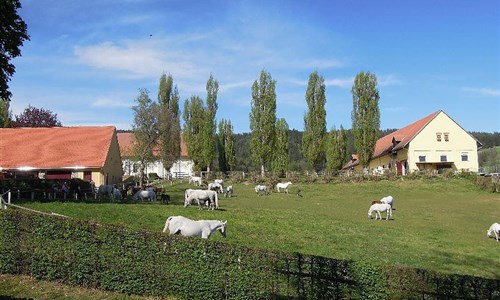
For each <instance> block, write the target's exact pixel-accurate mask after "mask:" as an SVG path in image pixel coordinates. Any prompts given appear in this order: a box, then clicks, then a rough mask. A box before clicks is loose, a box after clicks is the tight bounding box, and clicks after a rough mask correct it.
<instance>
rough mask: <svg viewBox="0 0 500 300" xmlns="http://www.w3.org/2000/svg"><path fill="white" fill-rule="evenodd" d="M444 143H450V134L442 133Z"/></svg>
mask: <svg viewBox="0 0 500 300" xmlns="http://www.w3.org/2000/svg"><path fill="white" fill-rule="evenodd" d="M444 141H445V142H449V141H450V133H449V132H445V133H444Z"/></svg>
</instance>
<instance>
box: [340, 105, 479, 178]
mask: <svg viewBox="0 0 500 300" xmlns="http://www.w3.org/2000/svg"><path fill="white" fill-rule="evenodd" d="M480 147H481V143H480V142H479V141H478V140H477V139H475V138H474V137H473V136H472V135H470V134H469V133H468V132H467V131H466V130H464V129H463V128H462V127H461V126H460V125H459V124H457V123H456V122H455V121H454V120H453V119H452V118H450V117H449V116H448V115H447V114H446V113H445V112H444V111H442V110H439V111H437V112H434V113H432V114H430V115H428V116H426V117H425V118H422V119H420V120H418V121H416V122H414V123H412V124H410V125H408V126H406V127H404V128H401V129H399V130H397V131H395V132H393V133H390V134H388V135H386V136H384V137H382V138H380V139H379V140H378V141H377V143H376V145H375V150H374V153H373V156H372V159H371V160H370V163H369V166H368V171H371V172H373V173H383V172H386V171H388V170H391V169H394V170H396V172H397V173H398V174H399V175H405V174H407V173H408V172H415V171H424V170H431V171H436V172H439V171H441V170H443V169H450V170H453V171H470V172H477V171H478V169H479V164H478V155H477V150H478V148H480ZM344 169H355V170H359V171H361V170H362V169H363V168H362V166H361V165H359V162H357V160H355V159H353V160H351V161H350V162H349V163H348V165H346V167H344Z"/></svg>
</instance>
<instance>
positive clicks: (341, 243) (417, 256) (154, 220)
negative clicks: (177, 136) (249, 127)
mask: <svg viewBox="0 0 500 300" xmlns="http://www.w3.org/2000/svg"><path fill="white" fill-rule="evenodd" d="M226 185H227V183H226ZM191 187H192V186H190V185H188V184H187V182H177V183H174V184H173V185H170V184H168V185H166V188H167V192H168V194H169V195H170V197H171V199H172V201H171V203H170V204H168V205H165V204H160V203H147V202H144V203H133V202H131V201H127V202H126V203H109V202H102V203H98V202H95V201H88V202H84V201H79V202H69V201H66V202H62V201H53V202H22V203H21V204H22V205H23V206H25V207H29V208H33V209H37V210H40V211H45V212H55V213H59V214H63V215H66V216H70V217H73V218H78V219H83V220H92V221H95V222H98V223H108V224H115V225H120V226H125V227H128V228H132V229H134V230H145V231H153V232H161V230H162V229H163V226H164V223H165V220H166V219H167V217H169V216H172V215H182V216H185V217H188V218H191V219H218V220H227V222H228V227H227V238H226V239H225V240H224V242H227V243H233V244H240V245H246V246H250V247H258V248H268V249H277V250H282V251H288V252H300V253H305V254H313V255H319V256H326V257H332V258H338V259H347V260H356V261H366V262H370V263H373V264H382V265H399V266H410V267H416V268H424V269H429V270H434V271H439V272H444V273H457V274H466V275H474V276H481V277H486V278H494V279H500V256H499V255H498V251H499V249H500V248H499V247H500V243H497V242H496V241H495V240H494V239H491V238H487V237H486V230H487V229H488V228H489V226H490V225H491V224H492V223H493V222H500V196H499V195H498V194H492V193H487V192H484V191H481V190H480V189H479V188H477V187H476V186H475V184H474V183H473V182H471V181H470V180H468V179H460V178H430V179H411V180H408V179H404V178H403V179H399V180H395V181H377V182H360V183H330V184H319V183H317V184H294V185H292V187H291V189H290V194H284V193H281V194H278V193H276V192H274V193H272V194H270V195H268V196H257V195H256V194H255V191H254V184H233V187H234V195H233V197H231V198H224V197H223V196H221V197H220V198H219V204H220V209H219V210H215V211H208V210H201V211H200V210H199V209H198V208H197V207H195V206H190V207H187V208H184V207H183V205H182V204H183V193H184V190H185V189H186V188H191ZM298 189H300V190H301V195H302V196H303V197H299V196H297V195H296V192H297V190H298ZM387 195H392V196H394V208H395V210H394V213H393V220H390V221H386V220H385V219H384V220H382V221H380V220H374V219H371V220H370V219H368V216H367V211H368V208H369V206H370V204H371V202H372V200H378V199H380V198H382V197H383V196H387ZM384 217H385V216H384ZM210 239H212V240H218V241H222V240H223V238H222V236H221V235H220V234H219V233H216V234H214V235H213V236H212V237H211V238H210Z"/></svg>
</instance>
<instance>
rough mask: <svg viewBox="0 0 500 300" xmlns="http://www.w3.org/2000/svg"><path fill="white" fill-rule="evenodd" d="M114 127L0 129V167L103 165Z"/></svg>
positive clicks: (50, 167) (36, 167)
mask: <svg viewBox="0 0 500 300" xmlns="http://www.w3.org/2000/svg"><path fill="white" fill-rule="evenodd" d="M114 132H115V127H114V126H89V127H50V128H27V127H21V128H2V129H0V169H2V168H3V169H15V168H19V167H32V168H35V169H58V168H72V167H75V166H81V167H92V168H96V167H102V166H104V163H105V161H106V157H107V155H108V151H109V148H110V145H111V140H112V138H113V134H114Z"/></svg>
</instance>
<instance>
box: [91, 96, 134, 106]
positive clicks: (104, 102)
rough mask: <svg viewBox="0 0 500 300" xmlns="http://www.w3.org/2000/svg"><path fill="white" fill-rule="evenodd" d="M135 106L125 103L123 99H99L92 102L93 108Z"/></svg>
mask: <svg viewBox="0 0 500 300" xmlns="http://www.w3.org/2000/svg"><path fill="white" fill-rule="evenodd" d="M133 105H134V104H132V103H129V102H123V100H122V99H111V98H103V97H101V98H98V99H96V100H95V101H94V102H92V104H91V106H93V107H109V108H113V107H115V108H116V107H132V106H133Z"/></svg>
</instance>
